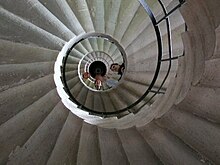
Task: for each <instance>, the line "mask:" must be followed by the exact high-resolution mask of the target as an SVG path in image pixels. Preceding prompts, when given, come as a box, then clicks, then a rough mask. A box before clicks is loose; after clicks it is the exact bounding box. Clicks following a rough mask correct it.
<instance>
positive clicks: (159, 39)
mask: <svg viewBox="0 0 220 165" xmlns="http://www.w3.org/2000/svg"><path fill="white" fill-rule="evenodd" d="M139 2H140V4H141V5H142V7H143V8H144V9H145V11H146V13H147V14H148V16H149V18H150V20H151V22H152V24H153V28H154V30H155V33H156V38H157V45H158V61H157V67H156V70H155V74H154V76H153V79H152V81H151V84H150V85H149V86H148V88H147V89H146V91H145V93H144V94H143V95H142V96H141V97H140V98H139V99H138V100H137V101H135V102H134V103H133V104H131V105H129V106H127V107H126V108H123V109H120V110H117V111H115V112H98V111H96V110H93V109H89V108H88V107H86V106H84V105H82V104H80V103H79V102H78V101H77V100H76V99H75V98H74V97H73V96H72V94H71V92H70V90H69V88H68V85H67V83H66V76H65V68H66V62H67V58H68V55H69V53H70V51H71V50H72V49H73V48H74V47H75V46H76V45H77V44H78V43H79V42H81V41H82V40H84V39H83V38H82V39H80V40H79V41H77V42H76V43H75V44H74V45H73V46H72V48H71V49H69V51H68V52H67V55H66V56H65V57H64V59H63V69H62V82H63V84H64V90H65V91H66V92H67V94H68V95H69V97H70V100H72V101H73V102H74V103H76V104H77V105H78V108H80V109H82V110H85V111H87V112H89V113H90V114H95V115H99V116H102V117H108V116H117V115H118V114H119V115H120V114H121V113H123V112H125V111H128V112H131V111H130V109H132V108H134V107H135V106H137V105H138V104H139V103H140V102H141V101H142V100H144V99H145V98H146V97H147V95H148V94H149V93H153V95H152V96H151V97H150V98H149V99H148V100H147V101H146V100H145V103H144V104H142V105H141V106H140V107H138V109H141V108H142V107H144V106H145V105H147V104H148V103H149V102H150V101H151V100H152V99H153V98H154V97H155V96H156V95H158V94H164V91H162V90H161V89H162V87H163V85H164V83H165V82H166V80H167V78H168V76H169V74H170V70H171V66H172V61H173V60H176V59H178V57H179V56H175V57H173V54H172V36H171V28H170V20H169V16H170V15H171V14H172V13H173V12H174V11H176V10H177V9H178V8H180V7H181V6H182V5H183V4H184V3H185V0H179V3H178V4H177V5H176V6H175V7H174V8H173V9H171V10H170V11H169V12H167V10H166V7H165V6H164V4H163V2H162V1H161V0H158V2H159V4H160V6H161V7H162V11H163V14H164V16H163V17H162V18H161V19H159V20H156V18H155V16H154V14H153V12H152V10H151V9H150V7H149V6H148V4H147V3H146V1H145V0H139ZM163 21H165V23H166V27H167V29H166V31H167V36H168V58H165V59H162V57H163V45H162V37H161V32H160V29H159V25H160V24H161V23H162V22H163ZM97 37H99V36H97ZM182 55H184V53H183V54H182ZM182 55H181V56H182ZM163 62H169V64H168V69H167V73H166V75H165V77H164V79H163V81H162V83H161V84H160V86H159V87H158V88H157V90H153V87H154V85H155V82H156V81H157V78H158V75H159V73H160V68H161V64H162V63H163Z"/></svg>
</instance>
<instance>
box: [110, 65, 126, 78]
mask: <svg viewBox="0 0 220 165" xmlns="http://www.w3.org/2000/svg"><path fill="white" fill-rule="evenodd" d="M110 69H111V70H112V71H113V72H118V74H119V75H121V76H122V75H123V73H124V70H125V64H124V63H122V64H121V65H119V64H118V63H113V64H111V66H110Z"/></svg>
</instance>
